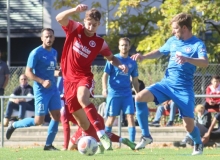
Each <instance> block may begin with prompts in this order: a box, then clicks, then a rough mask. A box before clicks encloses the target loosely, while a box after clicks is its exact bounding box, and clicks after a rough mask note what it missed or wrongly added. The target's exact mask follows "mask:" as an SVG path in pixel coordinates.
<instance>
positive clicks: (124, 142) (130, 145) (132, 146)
mask: <svg viewBox="0 0 220 160" xmlns="http://www.w3.org/2000/svg"><path fill="white" fill-rule="evenodd" d="M122 143H123V144H125V145H127V146H128V147H130V148H131V149H132V150H135V146H136V143H134V142H131V141H130V140H129V139H127V138H123V139H122Z"/></svg>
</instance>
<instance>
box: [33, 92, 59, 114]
mask: <svg viewBox="0 0 220 160" xmlns="http://www.w3.org/2000/svg"><path fill="white" fill-rule="evenodd" d="M60 109H61V103H60V94H59V92H54V93H53V94H50V95H48V94H46V95H44V96H43V95H36V96H35V115H36V116H43V115H46V114H48V111H53V110H60Z"/></svg>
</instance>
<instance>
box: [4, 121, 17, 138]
mask: <svg viewBox="0 0 220 160" xmlns="http://www.w3.org/2000/svg"><path fill="white" fill-rule="evenodd" d="M13 123H14V122H12V123H10V124H9V125H8V129H7V131H6V138H7V139H10V138H11V135H12V133H13V132H14V130H15V129H16V128H14V127H13V125H12V124H13Z"/></svg>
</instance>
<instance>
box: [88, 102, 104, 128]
mask: <svg viewBox="0 0 220 160" xmlns="http://www.w3.org/2000/svg"><path fill="white" fill-rule="evenodd" d="M84 111H85V112H86V115H87V117H88V119H89V121H90V123H91V125H93V127H94V128H95V130H96V131H100V130H103V128H102V125H101V123H100V120H99V116H98V113H97V110H96V108H95V106H94V104H92V103H90V104H89V105H88V106H86V107H85V108H84Z"/></svg>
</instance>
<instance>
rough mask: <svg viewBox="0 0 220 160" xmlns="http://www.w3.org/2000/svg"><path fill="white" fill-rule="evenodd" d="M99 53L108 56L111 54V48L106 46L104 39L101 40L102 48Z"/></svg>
mask: <svg viewBox="0 0 220 160" xmlns="http://www.w3.org/2000/svg"><path fill="white" fill-rule="evenodd" d="M100 54H101V55H103V56H105V57H108V56H110V55H111V54H112V52H111V50H110V49H109V47H108V44H107V43H106V42H105V41H104V42H103V45H102V48H101V50H100Z"/></svg>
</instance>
